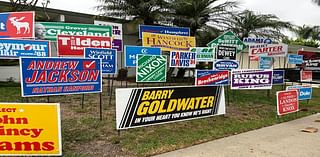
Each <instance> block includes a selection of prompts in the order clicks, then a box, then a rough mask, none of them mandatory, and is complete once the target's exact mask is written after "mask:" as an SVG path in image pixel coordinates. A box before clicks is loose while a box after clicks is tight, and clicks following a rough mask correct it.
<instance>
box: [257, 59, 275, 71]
mask: <svg viewBox="0 0 320 157" xmlns="http://www.w3.org/2000/svg"><path fill="white" fill-rule="evenodd" d="M272 65H273V58H272V57H264V56H261V57H260V59H259V69H271V67H272Z"/></svg>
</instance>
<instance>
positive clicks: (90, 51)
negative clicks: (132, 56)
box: [84, 47, 117, 74]
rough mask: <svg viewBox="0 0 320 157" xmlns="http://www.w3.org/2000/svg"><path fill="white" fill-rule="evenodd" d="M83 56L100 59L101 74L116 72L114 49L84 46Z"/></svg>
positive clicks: (115, 53) (115, 51) (115, 52)
mask: <svg viewBox="0 0 320 157" xmlns="http://www.w3.org/2000/svg"><path fill="white" fill-rule="evenodd" d="M84 58H92V59H102V60H101V61H102V64H101V66H102V74H115V73H117V50H116V49H103V48H91V47H90V48H84Z"/></svg>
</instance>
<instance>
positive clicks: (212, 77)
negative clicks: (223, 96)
mask: <svg viewBox="0 0 320 157" xmlns="http://www.w3.org/2000/svg"><path fill="white" fill-rule="evenodd" d="M228 84H229V71H228V70H196V82H195V85H196V86H219V85H228Z"/></svg>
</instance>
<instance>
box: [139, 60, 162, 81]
mask: <svg viewBox="0 0 320 157" xmlns="http://www.w3.org/2000/svg"><path fill="white" fill-rule="evenodd" d="M137 56H138V61H137V68H136V69H137V72H136V81H137V82H166V76H167V56H163V55H143V54H138V55H137Z"/></svg>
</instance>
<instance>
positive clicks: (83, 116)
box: [0, 84, 320, 156]
mask: <svg viewBox="0 0 320 157" xmlns="http://www.w3.org/2000/svg"><path fill="white" fill-rule="evenodd" d="M279 90H281V86H274V88H273V90H272V91H271V94H270V98H268V97H267V90H241V91H240V90H238V91H231V90H226V91H227V92H228V94H229V98H230V105H229V106H226V107H227V108H226V115H224V116H215V117H210V118H203V119H196V120H189V121H183V122H176V123H169V124H161V125H156V126H148V127H141V128H135V129H128V130H124V131H121V133H120V136H118V132H117V131H116V130H115V104H114V103H115V102H114V100H113V101H112V105H110V104H107V103H104V110H105V111H104V120H103V121H99V118H98V116H97V113H96V111H98V108H97V104H96V101H97V100H95V99H96V98H97V97H96V95H95V94H88V96H87V95H86V99H87V100H86V101H85V108H84V109H81V106H80V105H79V100H80V97H81V96H80V95H69V96H67V97H64V96H52V97H50V101H52V102H57V101H58V102H61V106H63V110H62V111H61V112H62V140H63V154H64V156H99V155H101V154H103V153H105V152H104V150H103V149H108V148H107V147H97V146H96V145H97V144H96V143H97V142H101V141H103V142H105V143H106V145H108V146H112V148H113V147H115V148H117V149H116V150H115V152H112V153H114V154H110V155H117V154H118V155H128V156H150V155H155V154H160V153H164V152H168V151H172V150H176V149H180V148H185V147H189V146H192V145H195V144H200V143H203V142H207V141H211V140H214V139H218V138H222V137H226V136H231V135H234V134H239V133H242V132H246V131H250V130H254V129H258V128H262V127H265V126H270V125H274V124H277V123H281V122H285V121H290V120H293V119H296V118H299V117H304V116H307V115H311V114H313V113H317V112H320V105H318V104H317V103H318V102H319V101H320V92H319V91H320V89H315V88H314V89H313V90H314V92H313V98H312V99H311V100H310V101H309V103H308V104H307V101H300V102H299V106H300V109H301V108H304V109H306V111H300V112H298V113H297V114H294V113H293V114H289V115H285V116H283V117H281V118H280V119H277V118H276V97H275V93H276V91H279ZM232 92H235V94H232ZM0 94H1V97H0V101H1V102H21V101H22V99H21V97H20V88H19V87H8V86H6V87H5V86H3V84H0ZM104 99H105V100H104V101H105V102H108V101H107V100H108V97H107V96H106V93H104ZM226 99H227V97H226ZM234 100H236V101H237V103H236V102H235V101H234ZM45 101H46V98H45V97H36V98H30V102H45ZM226 104H227V103H226ZM70 113H72V114H70ZM107 153H109V152H107ZM106 155H108V154H106Z"/></svg>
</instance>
